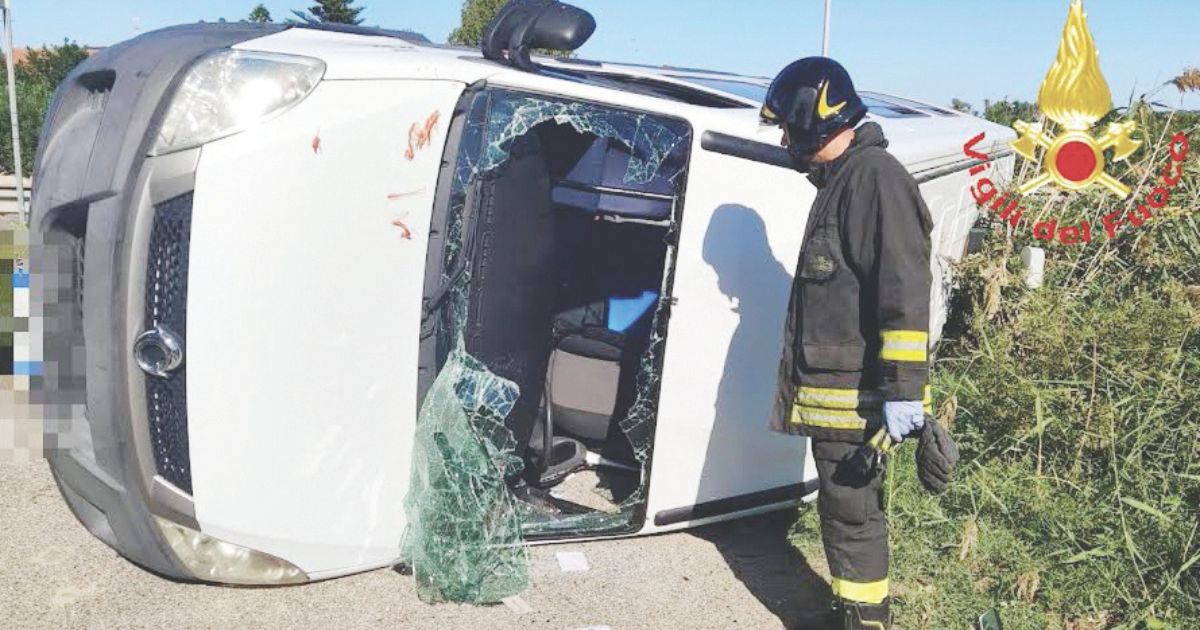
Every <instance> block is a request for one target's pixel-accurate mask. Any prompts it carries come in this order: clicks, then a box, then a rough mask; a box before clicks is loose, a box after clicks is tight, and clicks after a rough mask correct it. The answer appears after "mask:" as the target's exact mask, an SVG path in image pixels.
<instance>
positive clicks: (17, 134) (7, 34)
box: [0, 0, 29, 225]
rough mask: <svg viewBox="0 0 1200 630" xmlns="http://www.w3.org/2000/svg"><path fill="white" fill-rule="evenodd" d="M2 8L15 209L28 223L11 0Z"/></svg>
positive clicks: (0, 1)
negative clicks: (22, 165)
mask: <svg viewBox="0 0 1200 630" xmlns="http://www.w3.org/2000/svg"><path fill="white" fill-rule="evenodd" d="M0 9H3V10H4V61H5V64H6V65H7V66H8V115H9V117H10V118H11V119H12V144H13V174H14V175H16V177H17V211H18V212H19V213H20V215H19V216H20V217H21V223H22V224H25V225H28V224H29V214H28V213H27V212H26V209H25V179H24V177H25V175H24V173H22V172H21V171H22V170H23V169H22V167H21V128H20V121H19V120H18V118H17V77H16V74H14V70H13V35H12V0H0Z"/></svg>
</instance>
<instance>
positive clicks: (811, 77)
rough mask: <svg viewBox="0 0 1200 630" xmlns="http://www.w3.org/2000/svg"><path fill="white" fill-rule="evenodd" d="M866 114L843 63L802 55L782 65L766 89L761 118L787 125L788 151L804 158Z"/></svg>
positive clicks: (795, 156)
mask: <svg viewBox="0 0 1200 630" xmlns="http://www.w3.org/2000/svg"><path fill="white" fill-rule="evenodd" d="M866 114H867V106H866V105H864V104H863V102H862V99H861V98H859V97H858V93H857V92H855V91H854V82H853V81H851V80H850V74H849V73H847V72H846V69H845V68H843V67H842V64H840V63H838V62H836V61H834V60H832V59H829V58H828V57H805V58H804V59H801V60H799V61H793V62H792V63H791V64H790V65H788V67H786V68H784V69H783V71H782V72H780V73H779V75H778V76H776V77H775V80H774V81H772V82H771V89H769V90H768V91H767V100H766V102H765V103H764V104H763V108H762V111H761V112H760V117H761V118H762V121H763V123H764V124H767V125H778V126H783V127H786V128H787V132H788V136H789V137H790V138H791V143H790V144H789V146H788V152H789V153H791V154H792V157H793V158H795V159H797V160H801V161H804V160H807V159H809V158H810V157H812V154H813V153H816V152H817V151H819V150H820V149H821V147H822V146H824V145H825V143H826V142H827V141H828V140H829V138H831V137H833V136H834V135H835V134H837V132H839V131H841V130H842V129H846V128H847V127H853V126H855V125H857V124H858V121H860V120H862V118H863V116H865V115H866Z"/></svg>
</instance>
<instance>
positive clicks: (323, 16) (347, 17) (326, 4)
mask: <svg viewBox="0 0 1200 630" xmlns="http://www.w3.org/2000/svg"><path fill="white" fill-rule="evenodd" d="M315 1H316V4H314V5H313V6H312V7H310V8H309V9H308V12H309V13H311V14H312V17H313V18H314V19H315V20H316V21H318V22H332V23H335V24H354V25H358V24H362V19H361V18H359V17H358V14H359V13H362V10H363V9H362V7H352V6H350V5H352V4H354V0H315ZM298 14H299V15H301V16H302V17H303V15H304V14H303V13H298Z"/></svg>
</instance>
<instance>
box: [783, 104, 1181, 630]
mask: <svg viewBox="0 0 1200 630" xmlns="http://www.w3.org/2000/svg"><path fill="white" fill-rule="evenodd" d="M1134 111H1135V113H1134V115H1135V116H1137V117H1138V120H1139V124H1140V125H1141V128H1142V129H1143V133H1144V136H1145V137H1146V138H1147V143H1146V148H1145V149H1143V151H1142V152H1141V153H1139V154H1138V159H1139V160H1140V161H1138V162H1136V163H1134V164H1129V165H1124V166H1122V167H1120V168H1119V169H1118V172H1117V174H1118V176H1119V177H1120V178H1121V179H1123V180H1125V181H1129V182H1133V181H1141V180H1143V178H1144V179H1145V180H1146V181H1149V180H1151V179H1152V178H1155V177H1157V176H1158V173H1160V172H1161V170H1162V164H1163V162H1164V159H1165V158H1164V156H1165V143H1164V142H1163V141H1162V140H1161V138H1162V137H1163V132H1164V131H1165V130H1168V129H1169V130H1170V131H1171V132H1174V131H1176V130H1185V131H1186V132H1187V133H1188V134H1189V137H1191V138H1192V140H1193V142H1192V152H1193V155H1194V154H1195V153H1196V152H1200V137H1197V135H1196V134H1195V133H1194V132H1195V130H1196V129H1197V120H1196V119H1195V118H1194V117H1190V118H1187V119H1182V118H1178V117H1176V118H1172V119H1170V120H1168V119H1167V118H1166V117H1165V116H1163V115H1152V114H1149V113H1148V112H1146V111H1145V110H1144V109H1140V108H1135V110H1134ZM1145 190H1148V188H1147V189H1144V190H1143V192H1144V191H1145ZM1126 203H1129V202H1118V201H1116V200H1115V198H1113V197H1111V195H1109V196H1106V193H1103V192H1100V191H1089V192H1086V193H1084V194H1065V193H1056V192H1051V191H1048V192H1046V193H1043V194H1042V195H1041V196H1040V197H1039V198H1037V199H1034V200H1030V201H1028V202H1027V203H1026V205H1027V206H1028V207H1030V208H1037V209H1039V210H1040V209H1041V208H1043V207H1045V208H1047V209H1048V211H1049V213H1050V214H1051V215H1053V216H1058V217H1060V220H1063V221H1066V222H1067V223H1070V222H1072V221H1074V222H1075V223H1076V224H1078V223H1079V221H1080V220H1082V219H1083V218H1085V217H1089V218H1090V219H1091V220H1092V221H1093V223H1096V222H1097V221H1098V220H1099V217H1101V216H1103V214H1106V213H1107V212H1111V211H1112V210H1111V209H1112V208H1114V207H1124V206H1123V205H1120V206H1118V205H1117V204H1126ZM1135 203H1136V201H1135ZM1197 206H1200V162H1198V161H1197V159H1196V158H1195V157H1189V159H1188V160H1187V163H1186V179H1185V182H1184V184H1182V185H1181V186H1179V187H1178V188H1176V189H1175V190H1174V191H1173V193H1172V199H1171V203H1170V205H1169V206H1168V207H1166V208H1163V209H1162V210H1161V211H1158V213H1157V214H1158V216H1156V217H1155V218H1154V219H1153V220H1152V221H1151V222H1149V223H1147V224H1146V225H1145V226H1144V227H1142V228H1140V229H1138V230H1136V231H1131V232H1129V233H1127V234H1125V235H1123V236H1121V237H1120V238H1118V239H1115V240H1113V241H1106V240H1104V239H1103V238H1101V239H1099V241H1098V242H1096V241H1094V242H1093V243H1092V244H1090V245H1083V246H1078V245H1058V244H1046V243H1044V242H1032V240H1031V239H1030V237H1029V236H1028V235H1029V230H1028V228H1026V229H1023V230H1021V231H1020V232H1019V233H1017V234H1013V235H1009V234H1006V233H1004V232H1003V230H998V232H997V233H996V234H995V235H994V236H993V237H992V238H991V239H990V242H989V243H988V244H987V246H986V248H985V251H983V252H981V253H979V254H976V255H973V256H971V257H969V258H968V259H967V260H965V261H964V263H963V264H962V265H961V268H960V270H959V274H960V278H961V286H960V287H959V289H958V293H957V298H956V304H955V308H954V311H953V313H952V316H951V318H952V319H951V322H950V323H949V324H948V326H947V329H946V340H945V342H944V343H943V346H942V348H941V349H940V351H939V356H938V360H937V363H936V366H935V375H934V392H935V398H936V399H937V401H938V403H939V404H940V405H951V406H956V408H957V414H953V413H944V414H941V415H943V416H946V417H950V418H953V429H952V430H953V433H954V435H955V437H956V439H957V440H958V442H959V445H960V447H961V449H962V453H963V456H962V461H961V462H960V465H959V471H958V479H957V481H956V483H955V484H954V485H953V486H952V487H951V489H950V490H949V491H948V492H947V493H946V494H944V495H942V496H940V497H932V496H929V495H928V494H926V493H925V492H924V491H923V490H922V489H921V488H920V485H919V484H918V483H917V481H916V476H915V470H914V463H913V460H912V455H913V452H912V447H911V446H906V447H904V448H901V449H900V451H899V452H898V453H897V454H896V455H895V456H894V457H893V461H892V463H891V470H890V472H889V480H888V485H887V504H888V512H889V516H890V524H891V542H892V550H893V562H892V581H893V593H894V595H895V596H896V601H897V607H896V610H897V622H898V625H899V627H902V628H964V627H968V626H969V624H970V622H971V620H973V619H975V618H976V617H977V616H978V614H979V613H981V612H983V611H985V610H987V609H989V608H993V607H994V608H997V609H998V610H999V611H1000V614H1001V616H1002V618H1003V620H1004V623H1005V627H1006V628H1016V629H1023V628H1072V629H1076V630H1078V629H1084V628H1143V627H1144V628H1161V627H1170V628H1197V627H1200V583H1198V575H1200V219H1198V218H1197V217H1196V215H1195V214H1194V210H1195V209H1196V208H1197ZM1028 244H1032V245H1035V246H1043V247H1046V248H1047V270H1046V272H1047V275H1046V283H1045V286H1044V287H1043V288H1041V289H1039V290H1036V291H1035V290H1029V289H1027V288H1025V286H1024V284H1023V282H1022V280H1021V279H1022V269H1021V263H1020V259H1019V255H1018V252H1019V251H1020V250H1021V248H1022V247H1024V246H1025V245H1028ZM989 307H990V308H989ZM797 530H798V535H797V536H796V541H797V544H798V545H799V546H801V547H802V550H803V551H804V552H806V553H818V554H819V553H821V551H820V543H819V533H818V532H819V530H818V529H817V524H816V516H815V514H813V513H812V511H809V512H808V513H806V514H805V515H804V517H803V518H802V519H801V520H800V522H799V523H798V524H797Z"/></svg>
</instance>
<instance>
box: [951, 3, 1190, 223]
mask: <svg viewBox="0 0 1200 630" xmlns="http://www.w3.org/2000/svg"><path fill="white" fill-rule="evenodd" d="M1037 104H1038V108H1039V109H1040V110H1041V111H1042V113H1043V114H1045V116H1046V118H1048V119H1050V120H1052V121H1054V122H1055V123H1058V126H1059V127H1060V131H1059V132H1058V133H1057V134H1054V133H1051V132H1050V131H1049V130H1047V129H1046V128H1045V127H1044V126H1043V125H1042V124H1041V123H1029V122H1025V121H1021V120H1018V121H1017V122H1016V123H1015V124H1014V125H1013V128H1014V129H1016V131H1017V132H1018V133H1019V134H1020V137H1019V138H1017V139H1016V140H1014V141H1013V142H1012V143H1011V144H1012V148H1013V150H1014V151H1015V152H1016V153H1017V155H1020V156H1021V157H1022V158H1024V159H1026V160H1029V161H1030V162H1034V163H1036V162H1037V161H1038V159H1039V149H1040V152H1041V159H1042V172H1041V173H1040V174H1038V175H1037V176H1036V177H1034V178H1033V179H1030V180H1028V181H1026V182H1024V183H1022V184H1021V185H1020V186H1019V187H1018V189H1017V192H1018V195H1010V194H1009V193H1002V192H1000V190H999V189H998V188H997V187H996V186H995V184H994V183H993V182H992V181H991V180H990V179H988V178H986V177H983V178H980V179H979V180H978V181H977V182H976V183H975V185H974V186H973V187H972V189H971V194H972V196H973V197H974V198H975V201H976V203H978V204H979V205H980V206H981V207H988V208H990V209H991V210H992V211H994V212H997V213H998V214H999V216H1000V218H1002V219H1004V220H1005V221H1007V222H1008V223H1009V224H1010V225H1011V226H1012V227H1013V229H1016V228H1017V227H1019V225H1020V224H1021V219H1022V216H1023V214H1024V209H1023V208H1021V206H1020V201H1019V195H1027V194H1029V193H1032V192H1034V191H1035V190H1038V189H1039V188H1042V187H1043V186H1046V185H1057V186H1059V187H1060V188H1063V189H1065V190H1069V191H1079V190H1084V189H1087V188H1089V187H1091V186H1101V187H1103V188H1104V189H1106V190H1107V191H1109V192H1110V193H1112V194H1113V195H1115V196H1117V197H1118V198H1120V199H1126V198H1128V197H1129V196H1130V195H1131V194H1132V192H1133V191H1132V190H1131V189H1130V188H1129V186H1127V185H1125V184H1124V183H1122V182H1121V181H1120V180H1118V179H1117V178H1116V177H1114V176H1112V175H1111V174H1110V173H1108V171H1107V170H1106V167H1107V166H1108V165H1109V163H1115V162H1120V161H1123V160H1126V159H1128V158H1129V157H1130V156H1132V155H1133V154H1134V153H1136V152H1137V151H1138V149H1140V148H1141V145H1142V142H1141V141H1140V140H1135V139H1134V138H1133V132H1134V131H1136V129H1137V123H1135V122H1134V121H1132V120H1129V121H1124V122H1113V123H1109V124H1108V126H1107V127H1106V128H1105V129H1104V130H1103V131H1100V132H1099V133H1097V132H1096V131H1095V130H1094V129H1093V127H1094V126H1095V125H1096V122H1097V121H1099V120H1100V119H1102V118H1104V117H1105V115H1107V114H1108V113H1109V111H1110V110H1111V109H1112V93H1111V92H1110V91H1109V87H1108V83H1107V82H1106V81H1105V80H1104V74H1103V73H1102V72H1101V71H1100V53H1099V51H1098V50H1097V49H1096V44H1095V42H1094V41H1093V40H1092V34H1091V32H1090V31H1089V30H1088V25H1087V15H1086V14H1084V12H1083V3H1082V0H1072V2H1071V8H1070V10H1069V12H1068V15H1067V24H1066V26H1065V27H1064V28H1063V35H1062V41H1061V42H1060V43H1059V46H1058V56H1057V57H1056V58H1055V60H1054V65H1052V66H1051V67H1050V71H1049V72H1048V73H1047V74H1046V78H1045V79H1044V80H1043V81H1042V86H1041V89H1040V90H1039V91H1038V101H1037ZM984 137H985V134H983V133H980V134H979V135H977V136H975V137H974V138H972V139H971V140H969V141H967V143H966V144H965V145H964V146H963V151H964V153H965V154H966V155H967V156H968V157H970V158H973V159H977V160H983V161H984V163H983V164H980V165H978V166H975V167H974V168H972V169H971V175H973V176H974V175H978V174H980V173H982V172H983V171H984V170H985V169H986V168H987V167H988V166H989V164H988V156H987V155H986V154H984V153H981V152H979V151H977V150H975V146H976V145H978V144H979V143H980V142H982V141H983V139H984ZM1109 150H1111V151H1112V157H1111V158H1109V159H1106V157H1105V154H1106V152H1107V151H1109ZM1187 154H1188V139H1187V136H1186V135H1184V134H1182V133H1180V134H1176V135H1175V136H1174V137H1173V138H1172V140H1171V146H1170V159H1169V161H1168V162H1167V163H1166V165H1165V166H1164V168H1163V170H1162V174H1161V178H1160V180H1161V183H1160V184H1157V185H1156V187H1155V188H1154V189H1153V190H1152V191H1151V192H1150V193H1149V194H1147V195H1146V198H1145V199H1144V200H1143V201H1142V202H1141V203H1139V204H1138V206H1137V208H1136V209H1135V210H1132V211H1129V212H1128V213H1125V212H1123V211H1120V210H1119V211H1116V212H1113V213H1110V214H1108V215H1106V216H1105V217H1104V218H1103V226H1102V228H1103V231H1104V233H1105V234H1106V235H1107V236H1108V238H1115V237H1116V235H1117V230H1118V229H1119V228H1120V227H1121V226H1122V225H1126V224H1127V225H1129V226H1132V227H1141V226H1142V225H1143V224H1144V223H1145V222H1146V220H1147V219H1150V218H1151V217H1153V216H1154V210H1156V209H1158V208H1162V207H1163V206H1165V205H1166V204H1167V201H1168V200H1169V199H1170V196H1171V192H1170V191H1171V188H1173V187H1174V186H1175V185H1177V184H1178V183H1179V182H1180V179H1181V178H1182V173H1183V160H1184V159H1185V158H1186V157H1187ZM1033 235H1034V237H1035V238H1037V239H1040V240H1046V241H1051V240H1056V239H1057V240H1058V241H1059V242H1061V243H1066V244H1075V243H1088V242H1091V240H1092V225H1091V222H1090V221H1087V220H1084V222H1083V223H1081V224H1080V225H1078V226H1074V225H1070V226H1061V227H1060V226H1059V224H1058V221H1057V220H1054V219H1051V220H1048V221H1041V222H1038V223H1037V225H1035V226H1034V227H1033Z"/></svg>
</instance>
